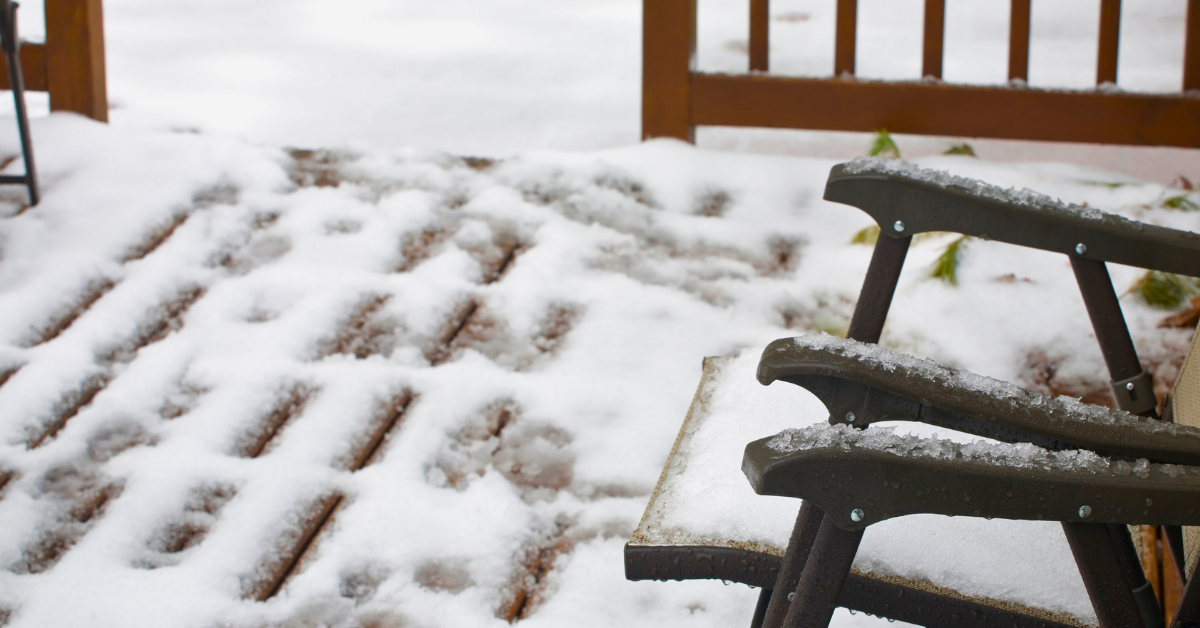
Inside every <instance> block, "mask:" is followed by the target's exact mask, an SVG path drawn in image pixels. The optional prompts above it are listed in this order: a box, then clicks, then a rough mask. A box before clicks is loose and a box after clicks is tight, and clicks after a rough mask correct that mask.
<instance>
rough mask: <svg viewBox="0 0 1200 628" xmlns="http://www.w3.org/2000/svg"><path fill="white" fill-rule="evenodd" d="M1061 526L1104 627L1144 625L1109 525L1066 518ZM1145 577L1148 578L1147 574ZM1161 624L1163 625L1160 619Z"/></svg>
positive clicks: (1117, 627) (1126, 627) (1151, 627)
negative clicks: (1070, 520)
mask: <svg viewBox="0 0 1200 628" xmlns="http://www.w3.org/2000/svg"><path fill="white" fill-rule="evenodd" d="M1062 527H1063V533H1064V534H1066V536H1067V543H1069V544H1070V545H1071V553H1072V554H1074V555H1075V563H1076V564H1077V565H1078V566H1079V575H1080V576H1081V577H1082V578H1083V586H1084V588H1086V589H1087V592H1088V597H1089V598H1091V600H1092V607H1093V608H1094V609H1095V611H1096V617H1097V618H1098V619H1099V620H1100V626H1101V628H1129V627H1130V626H1144V625H1145V623H1144V621H1143V619H1142V614H1141V612H1140V611H1139V610H1138V605H1137V600H1136V599H1134V594H1133V591H1132V590H1131V589H1130V587H1129V580H1128V578H1127V577H1126V575H1125V573H1123V572H1124V571H1125V570H1124V569H1122V564H1121V560H1120V557H1119V556H1118V554H1117V551H1116V548H1115V547H1114V546H1113V543H1112V537H1111V536H1110V535H1109V531H1108V526H1107V525H1105V524H1102V523H1066V522H1064V523H1063V524H1062ZM1139 571H1140V569H1139ZM1142 578H1143V579H1145V576H1144V575H1143V576H1142ZM1156 606H1157V604H1156ZM1158 625H1162V622H1161V619H1160V620H1159V624H1158ZM1147 628H1153V626H1147Z"/></svg>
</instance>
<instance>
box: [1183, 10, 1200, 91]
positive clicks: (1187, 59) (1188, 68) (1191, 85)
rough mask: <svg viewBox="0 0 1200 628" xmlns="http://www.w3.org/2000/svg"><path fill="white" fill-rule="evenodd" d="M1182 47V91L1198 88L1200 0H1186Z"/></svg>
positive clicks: (1199, 81) (1199, 76)
mask: <svg viewBox="0 0 1200 628" xmlns="http://www.w3.org/2000/svg"><path fill="white" fill-rule="evenodd" d="M1186 24H1187V26H1186V28H1187V31H1186V35H1185V36H1184V38H1185V40H1186V42H1185V43H1184V47H1183V91H1187V90H1189V89H1200V0H1188V8H1187V20H1186Z"/></svg>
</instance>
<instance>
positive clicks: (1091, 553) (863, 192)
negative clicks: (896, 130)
mask: <svg viewBox="0 0 1200 628" xmlns="http://www.w3.org/2000/svg"><path fill="white" fill-rule="evenodd" d="M825 198H826V199H827V200H831V201H836V202H841V203H845V204H849V205H853V206H855V207H858V208H860V209H862V210H864V211H866V212H867V213H868V214H870V215H871V216H872V218H874V219H875V220H876V222H877V223H878V224H879V225H880V237H879V239H878V241H877V244H876V247H875V251H874V253H873V255H872V259H871V263H870V266H869V269H868V272H867V277H866V279H865V281H864V284H863V288H862V291H861V293H860V296H859V301H858V305H857V307H856V309H855V312H854V315H853V318H852V320H851V323H850V329H849V332H848V337H849V340H840V339H834V338H831V337H828V336H824V337H821V336H818V337H807V338H797V339H783V340H779V341H776V342H774V343H772V344H771V345H770V346H768V347H767V349H766V350H765V351H764V353H763V357H762V359H761V361H760V363H759V365H758V369H757V377H758V380H759V381H760V382H761V383H763V384H769V383H770V382H772V381H774V380H777V379H779V380H783V381H787V382H791V383H794V384H797V385H800V386H802V387H804V388H806V389H808V390H809V391H811V392H812V393H813V394H815V395H816V396H817V397H818V398H819V399H820V401H821V402H822V403H823V404H824V406H825V408H826V409H827V412H828V424H829V425H828V426H824V427H818V426H810V427H807V428H804V429H801V430H785V431H784V432H781V433H780V434H778V435H776V436H774V437H769V438H766V439H760V440H758V441H755V442H752V443H750V444H749V445H747V446H746V449H745V456H744V460H743V465H742V466H743V471H744V472H745V475H746V477H747V478H748V479H749V480H750V483H751V484H752V486H753V488H754V490H755V492H758V493H760V494H766V495H778V496H786V497H799V498H801V499H802V500H804V501H803V502H802V506H801V508H800V514H799V517H798V518H797V520H796V523H795V526H794V528H793V530H792V535H791V538H790V539H789V541H788V542H787V544H786V551H784V552H782V554H783V555H782V556H779V555H778V554H779V553H780V552H778V551H777V548H775V549H776V551H772V548H769V547H764V546H763V545H762V544H761V543H760V544H757V545H756V544H754V543H746V542H744V541H733V542H729V541H727V540H726V541H717V542H710V540H709V539H708V537H707V535H706V533H700V534H693V535H690V536H689V535H688V534H683V535H680V534H679V533H678V531H674V532H669V533H667V532H664V529H665V528H666V526H663V525H661V522H662V521H664V520H665V519H664V515H663V510H664V508H667V507H670V503H669V502H670V500H666V499H662V498H661V497H660V493H669V492H670V491H671V490H672V485H673V484H672V483H676V484H677V483H679V480H678V479H677V478H678V477H679V476H680V475H681V473H682V472H681V469H685V468H686V467H687V465H688V461H687V460H681V459H679V456H678V455H677V454H679V453H680V450H681V447H682V449H685V450H686V449H687V447H686V446H685V445H686V440H687V439H685V432H686V433H687V434H686V435H687V437H688V438H692V432H695V431H696V429H697V428H696V427H694V426H693V427H691V428H689V427H688V426H687V423H685V430H684V431H681V436H680V441H678V442H677V443H676V451H673V452H672V457H671V459H670V460H669V461H668V466H667V468H666V469H664V473H663V477H662V478H661V479H660V483H659V487H658V488H656V491H655V495H654V496H653V497H652V498H651V504H650V506H648V508H647V512H646V515H645V516H644V517H643V521H642V524H641V525H639V528H638V530H637V531H635V533H634V536H633V537H632V538H631V541H630V543H629V544H628V545H627V546H626V575H627V577H629V578H631V579H685V578H704V577H710V578H711V577H717V578H723V579H727V580H736V581H739V582H745V583H747V584H752V585H756V586H761V587H763V591H762V594H761V595H760V597H759V605H758V608H757V609H756V611H755V615H754V618H753V625H754V626H771V627H774V626H780V625H784V626H825V625H827V624H828V622H829V620H830V617H831V616H832V614H833V611H834V609H835V608H836V607H837V606H844V607H847V608H851V609H855V610H862V611H865V612H869V613H872V614H875V615H880V616H884V617H888V618H891V619H899V620H903V621H907V622H911V623H915V624H919V625H925V626H1064V625H1078V626H1086V625H1097V624H1098V625H1100V626H1105V627H1108V626H1122V627H1126V626H1146V627H1147V628H1153V627H1155V626H1160V625H1162V615H1161V612H1160V610H1159V608H1158V602H1157V600H1156V598H1155V596H1154V593H1153V591H1152V589H1151V588H1150V585H1149V583H1148V582H1147V581H1146V579H1145V576H1144V574H1143V572H1142V568H1141V565H1140V562H1139V561H1138V557H1137V553H1136V550H1135V548H1134V546H1133V543H1132V541H1131V539H1130V535H1129V531H1128V528H1127V527H1126V525H1124V524H1134V523H1137V524H1149V525H1162V526H1168V533H1167V534H1166V535H1164V536H1165V538H1167V539H1168V542H1169V545H1171V546H1172V547H1170V548H1169V549H1170V550H1171V551H1173V552H1174V553H1175V554H1176V555H1180V556H1182V554H1183V549H1182V548H1180V547H1177V546H1178V545H1179V543H1178V540H1179V539H1180V538H1181V536H1182V535H1180V534H1178V533H1177V532H1176V530H1177V528H1175V526H1179V525H1183V524H1186V525H1197V524H1200V469H1197V468H1192V466H1191V465H1200V430H1198V429H1195V428H1190V427H1185V426H1181V425H1172V424H1168V423H1164V422H1160V421H1157V420H1156V419H1157V414H1156V406H1157V400H1156V398H1155V395H1154V391H1153V387H1152V382H1151V378H1150V375H1149V374H1148V373H1146V372H1145V371H1143V369H1142V367H1141V365H1140V363H1139V361H1138V358H1137V354H1136V352H1135V350H1134V347H1133V342H1132V340H1131V338H1130V336H1129V332H1128V330H1127V328H1126V326H1125V322H1124V317H1123V315H1122V313H1121V310H1120V305H1119V303H1118V301H1117V296H1116V293H1115V291H1114V290H1113V287H1112V282H1111V280H1110V278H1109V276H1108V270H1107V268H1106V266H1105V262H1110V261H1111V262H1115V263H1120V264H1125V265H1130V266H1139V267H1142V268H1149V269H1154V270H1160V271H1165V272H1174V273H1180V274H1185V275H1191V276H1200V235H1197V234H1193V233H1188V232H1182V231H1177V230H1171V229H1165V228H1161V227H1156V226H1153V225H1147V224H1142V223H1136V222H1133V221H1130V220H1126V219H1124V218H1121V217H1118V216H1113V215H1108V214H1104V213H1102V212H1099V211H1097V210H1094V209H1087V208H1080V207H1073V206H1067V205H1064V204H1062V203H1059V202H1057V201H1054V200H1052V199H1049V198H1046V197H1043V196H1040V195H1036V194H1033V193H1030V192H1027V191H1021V192H1013V191H1005V190H1001V189H999V188H995V187H993V186H988V185H984V184H981V183H979V182H976V181H972V180H968V179H963V178H959V177H953V176H949V175H945V174H944V173H938V172H933V171H927V170H921V169H917V168H915V167H913V166H910V165H907V164H901V163H893V162H884V161H880V160H857V161H855V162H851V163H849V164H842V165H839V166H835V167H834V169H833V171H832V172H831V173H830V177H829V181H828V183H827V187H826V191H825ZM927 231H950V232H957V233H962V234H964V235H972V236H976V237H981V238H987V239H991V240H996V241H1001V242H1006V243H1011V244H1017V245H1021V246H1027V247H1033V248H1038V249H1043V250H1047V251H1053V252H1059V253H1063V254H1066V255H1068V256H1069V258H1070V261H1071V266H1072V268H1073V270H1074V272H1075V276H1076V280H1077V283H1078V285H1079V288H1080V291H1081V293H1082V295H1083V298H1084V302H1085V305H1086V307H1087V311H1088V314H1089V318H1091V320H1092V325H1093V329H1094V330H1095V333H1096V337H1097V340H1098V342H1099V344H1100V348H1101V352H1102V353H1103V355H1104V359H1105V361H1106V363H1107V366H1108V369H1109V373H1110V376H1111V378H1112V389H1113V394H1114V396H1115V398H1116V401H1117V405H1118V407H1119V408H1121V410H1108V409H1105V408H1100V407H1096V406H1088V405H1085V404H1082V403H1079V402H1077V401H1075V400H1071V399H1068V398H1061V397H1060V398H1051V397H1049V396H1047V395H1042V394H1039V393H1034V392H1031V391H1027V390H1023V389H1020V388H1019V387H1016V386H1012V385H1009V384H1004V383H1001V382H997V381H994V380H990V379H987V378H983V377H980V376H975V375H972V374H969V373H965V372H959V371H953V370H950V369H945V368H942V367H939V366H937V365H935V364H933V363H929V362H926V361H921V360H916V359H914V358H911V357H908V356H903V355H900V354H896V353H893V352H890V351H887V350H885V349H882V348H880V347H877V346H875V345H874V344H873V343H876V342H877V341H878V339H879V337H880V333H881V331H882V329H883V324H884V320H885V319H886V316H887V312H888V309H889V306H890V303H891V299H892V295H893V293H894V290H895V288H896V283H897V281H898V279H899V275H900V270H901V267H902V266H903V262H904V258H905V256H906V254H907V251H908V247H909V244H910V242H911V240H912V236H913V234H916V233H921V232H927ZM1196 360H1197V361H1200V358H1196ZM1197 388H1200V386H1197ZM697 401H703V400H702V399H701V396H700V394H699V393H698V396H697ZM701 405H703V403H701ZM696 407H697V405H696V403H695V402H694V404H693V412H696ZM1137 415H1140V418H1139V416H1137ZM885 420H892V421H894V420H905V421H919V422H923V423H927V424H931V425H935V426H940V427H945V428H950V429H953V430H956V431H959V432H965V433H969V434H975V435H979V436H986V437H989V438H992V439H995V440H997V441H1001V442H1002V443H1016V444H997V445H983V444H973V445H966V446H963V445H957V444H954V443H950V442H947V441H939V440H932V439H916V438H897V437H894V436H891V435H890V434H887V433H878V431H877V430H875V431H873V430H865V429H863V428H866V427H867V426H868V425H870V424H871V423H875V422H878V421H885ZM691 421H692V417H691V416H689V419H688V422H691ZM689 429H690V430H691V431H692V432H688V430H689ZM916 513H928V514H935V515H951V516H954V515H965V516H970V517H986V518H997V519H1009V520H1029V521H1039V520H1041V521H1058V522H1061V526H1062V530H1063V532H1064V533H1065V537H1066V540H1067V542H1068V544H1069V547H1070V553H1071V554H1072V555H1073V556H1074V560H1075V563H1076V565H1077V567H1078V572H1079V574H1080V575H1081V576H1082V581H1083V582H1082V583H1083V586H1084V588H1085V589H1086V596H1087V598H1088V599H1090V606H1091V608H1092V609H1093V610H1094V617H1082V618H1081V617H1080V614H1079V613H1076V614H1075V615H1073V616H1064V615H1062V614H1056V613H1054V612H1048V611H1045V610H1044V609H1040V608H1038V607H1036V605H1034V606H1027V605H1023V604H1021V603H1019V602H1017V603H1012V601H1011V600H1009V601H1007V602H1006V601H1004V600H1000V601H999V602H1000V603H996V602H997V600H992V599H987V596H986V595H985V596H983V598H973V597H972V596H970V595H964V594H961V593H960V592H958V591H956V590H954V589H953V588H952V587H944V586H941V585H939V584H938V583H936V582H913V581H905V580H904V579H903V578H884V579H879V578H871V577H868V575H864V574H859V573H852V570H851V566H852V564H853V561H854V558H855V555H856V553H857V552H858V549H859V547H860V543H861V542H862V539H863V531H864V529H865V528H866V527H867V526H869V525H872V524H876V523H879V522H883V521H886V520H889V519H892V518H895V517H900V516H901V515H908V514H916ZM897 521H898V522H900V521H903V519H900V520H897ZM914 533H915V534H919V533H920V530H919V529H918V530H914ZM1197 536H1200V535H1197ZM673 537H676V538H673ZM680 540H682V542H680ZM1192 549H1193V553H1194V548H1192ZM1191 582H1192V580H1191V579H1189V585H1190V584H1191ZM1192 589H1197V590H1196V591H1193V590H1192ZM1193 609H1195V610H1193ZM1197 611H1200V585H1198V586H1196V587H1191V586H1189V587H1188V588H1187V589H1186V590H1185V594H1184V600H1183V602H1181V604H1180V608H1179V609H1178V611H1177V613H1176V616H1175V620H1174V621H1173V625H1187V624H1186V623H1185V622H1187V621H1191V620H1194V619H1200V613H1198V612H1197Z"/></svg>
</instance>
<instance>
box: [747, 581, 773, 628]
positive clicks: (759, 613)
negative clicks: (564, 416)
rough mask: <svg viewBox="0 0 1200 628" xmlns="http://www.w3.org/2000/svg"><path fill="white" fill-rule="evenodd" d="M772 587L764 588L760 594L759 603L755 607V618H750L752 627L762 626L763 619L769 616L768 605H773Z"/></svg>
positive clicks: (758, 627)
mask: <svg viewBox="0 0 1200 628" xmlns="http://www.w3.org/2000/svg"><path fill="white" fill-rule="evenodd" d="M771 591H772V590H771V589H763V590H762V591H760V592H759V594H758V605H757V606H755V607H754V618H753V619H751V620H750V628H762V625H763V620H764V619H766V617H767V607H768V606H770V605H771Z"/></svg>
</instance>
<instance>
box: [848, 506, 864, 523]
mask: <svg viewBox="0 0 1200 628" xmlns="http://www.w3.org/2000/svg"><path fill="white" fill-rule="evenodd" d="M863 516H864V514H863V511H862V508H855V509H854V510H851V511H850V520H851V521H853V522H855V523H858V522H859V521H862V520H863Z"/></svg>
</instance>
